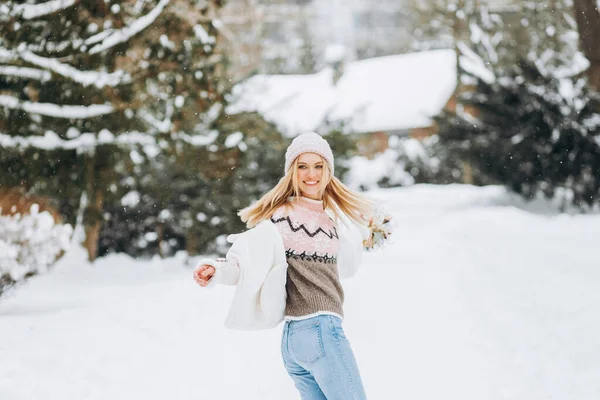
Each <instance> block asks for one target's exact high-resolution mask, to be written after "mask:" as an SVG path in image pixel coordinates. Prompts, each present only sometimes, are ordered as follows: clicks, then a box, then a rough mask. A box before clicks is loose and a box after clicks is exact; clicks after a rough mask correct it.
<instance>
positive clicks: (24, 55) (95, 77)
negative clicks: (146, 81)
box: [0, 47, 131, 89]
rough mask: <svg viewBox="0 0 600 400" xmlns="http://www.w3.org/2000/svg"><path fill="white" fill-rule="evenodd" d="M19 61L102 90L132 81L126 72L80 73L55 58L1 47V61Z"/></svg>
mask: <svg viewBox="0 0 600 400" xmlns="http://www.w3.org/2000/svg"><path fill="white" fill-rule="evenodd" d="M19 59H20V60H23V61H25V62H28V63H30V64H33V65H35V66H37V67H40V68H43V69H46V70H48V71H52V72H54V73H55V74H58V75H60V76H63V77H65V78H68V79H71V80H73V81H74V82H77V83H80V84H82V85H83V86H84V87H87V86H90V85H94V86H96V87H97V88H99V89H102V88H103V87H105V86H117V85H119V84H121V83H128V82H129V81H130V80H131V77H130V76H129V74H127V73H125V72H124V71H116V72H112V73H106V72H98V71H80V70H78V69H77V68H74V67H72V66H70V65H68V64H64V63H61V62H60V61H58V60H56V59H54V58H46V57H41V56H38V55H37V54H34V53H32V52H31V51H29V50H22V51H15V50H8V49H5V48H2V47H0V61H3V62H10V61H16V60H19Z"/></svg>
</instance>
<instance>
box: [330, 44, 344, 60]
mask: <svg viewBox="0 0 600 400" xmlns="http://www.w3.org/2000/svg"><path fill="white" fill-rule="evenodd" d="M345 57H346V46H344V45H343V44H330V45H328V46H327V47H326V48H325V62H327V63H329V64H332V63H337V62H342V61H344V58H345Z"/></svg>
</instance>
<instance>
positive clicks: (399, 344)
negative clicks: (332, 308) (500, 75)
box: [0, 185, 600, 400]
mask: <svg viewBox="0 0 600 400" xmlns="http://www.w3.org/2000/svg"><path fill="white" fill-rule="evenodd" d="M370 194H371V196H373V197H376V198H379V199H385V202H386V205H387V208H388V209H390V210H391V211H392V212H393V214H394V217H395V218H396V220H397V228H396V230H395V232H394V243H393V244H392V245H390V246H388V247H387V248H386V249H384V250H383V251H379V252H373V253H365V254H364V257H365V258H364V260H363V266H362V268H361V270H359V272H358V276H357V277H355V278H353V279H350V280H347V281H343V284H344V290H345V294H346V301H345V314H346V315H345V318H346V319H345V322H344V326H345V330H346V334H347V336H348V337H349V339H350V341H351V343H352V347H353V350H354V352H355V354H356V357H357V360H358V363H359V366H360V369H361V374H362V377H363V381H364V384H365V388H366V391H367V393H368V395H369V398H370V399H414V400H425V399H441V398H443V399H449V400H454V399H460V400H481V399H486V400H506V399H511V400H532V399H533V400H538V399H577V400H596V399H598V398H599V396H600V341H598V340H597V338H598V337H599V336H600V321H599V320H598V315H599V313H600V294H599V292H598V287H599V286H600V270H599V269H598V260H599V252H598V250H597V238H598V237H599V235H600V216H599V215H597V214H596V215H569V214H557V213H555V212H554V209H553V207H552V206H551V205H550V204H549V203H547V202H544V201H541V200H537V201H535V202H532V203H525V202H523V201H521V200H518V199H517V198H515V197H514V196H512V195H509V194H507V193H506V191H505V190H504V189H502V188H500V187H494V186H492V187H485V188H476V187H471V186H462V185H450V186H429V185H415V186H411V187H409V188H402V189H394V190H377V191H373V192H370ZM198 260H199V257H196V258H193V259H191V260H188V261H187V262H186V256H185V254H183V253H179V254H178V255H177V256H175V257H173V258H169V259H160V258H154V259H151V260H141V259H138V260H136V259H132V258H130V257H127V256H124V255H111V256H108V257H105V258H102V259H99V260H98V261H96V262H95V263H93V264H91V265H90V264H89V263H88V262H87V261H85V254H84V252H83V250H82V249H81V248H79V247H73V248H72V249H71V251H70V252H69V253H67V254H66V255H65V257H63V259H61V260H60V261H59V262H58V263H57V264H56V265H55V267H54V268H53V270H52V271H51V272H50V273H48V274H45V275H42V276H37V277H34V278H31V279H30V280H29V281H28V282H27V283H26V284H25V285H23V286H21V287H19V288H18V289H16V290H14V291H12V292H11V293H9V296H7V297H3V298H2V301H0V354H2V357H0V376H2V377H3V379H1V380H0V393H1V394H2V398H3V399H7V400H29V399H35V398H43V399H46V400H58V399H60V400H80V399H89V400H95V399H126V398H131V399H137V398H143V399H146V400H154V399H161V400H163V399H165V398H168V399H193V398H202V399H247V400H253V399H260V400H270V399H273V400H275V399H278V400H279V399H298V398H299V396H298V395H297V393H296V390H295V388H294V386H293V383H292V381H291V379H290V378H289V377H288V376H287V373H286V372H285V369H284V367H283V365H282V362H281V355H280V340H281V336H280V335H281V326H279V327H278V328H277V329H272V330H268V331H259V332H243V331H240V332H238V331H231V330H227V329H225V328H224V327H223V322H224V319H225V316H226V312H227V309H228V306H229V303H230V301H231V299H232V296H233V290H234V288H232V287H217V288H214V289H212V290H207V289H203V288H200V287H198V286H197V285H196V284H195V283H194V281H193V280H192V278H191V273H192V267H193V266H194V264H195V262H197V261H198Z"/></svg>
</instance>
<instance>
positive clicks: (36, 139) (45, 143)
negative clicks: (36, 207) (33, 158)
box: [0, 129, 219, 150]
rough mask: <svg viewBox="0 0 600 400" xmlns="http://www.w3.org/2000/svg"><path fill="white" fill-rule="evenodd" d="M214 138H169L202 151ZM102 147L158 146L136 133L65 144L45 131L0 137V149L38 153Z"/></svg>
mask: <svg viewBox="0 0 600 400" xmlns="http://www.w3.org/2000/svg"><path fill="white" fill-rule="evenodd" d="M218 136H219V132H218V131H216V130H213V131H210V132H209V133H208V135H189V134H187V133H184V132H178V133H175V134H173V135H172V136H171V137H172V138H173V139H174V140H180V141H182V142H185V143H188V144H190V145H192V146H195V147H204V146H208V145H209V144H212V143H213V142H214V141H215V140H216V139H217V137H218ZM105 144H115V145H121V146H125V145H127V146H136V145H140V146H158V143H157V138H156V137H155V136H153V135H150V134H148V133H143V132H138V131H133V132H127V133H122V134H120V135H114V134H113V133H112V132H110V131H109V130H107V129H103V130H101V131H100V132H98V133H91V132H86V133H83V134H80V135H79V136H77V137H76V138H74V139H69V140H65V139H62V138H60V136H58V134H57V133H56V132H54V131H46V133H45V134H44V136H10V135H7V134H5V133H0V147H2V148H20V149H26V148H30V147H31V148H36V149H40V150H58V149H64V150H73V149H93V148H95V147H96V146H99V145H105Z"/></svg>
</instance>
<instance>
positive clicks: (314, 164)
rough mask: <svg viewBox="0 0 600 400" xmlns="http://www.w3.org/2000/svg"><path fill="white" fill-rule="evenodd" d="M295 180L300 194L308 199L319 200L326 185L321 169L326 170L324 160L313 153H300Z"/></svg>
mask: <svg viewBox="0 0 600 400" xmlns="http://www.w3.org/2000/svg"><path fill="white" fill-rule="evenodd" d="M296 168H297V171H296V179H297V182H298V188H299V189H300V194H302V196H304V197H308V198H310V199H315V200H321V198H322V197H323V190H324V189H325V186H326V185H327V182H325V178H326V177H325V176H324V174H323V169H324V168H328V167H327V164H326V162H325V160H323V158H322V157H321V156H320V155H318V154H315V153H302V154H300V156H299V157H298V160H297V162H296Z"/></svg>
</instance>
